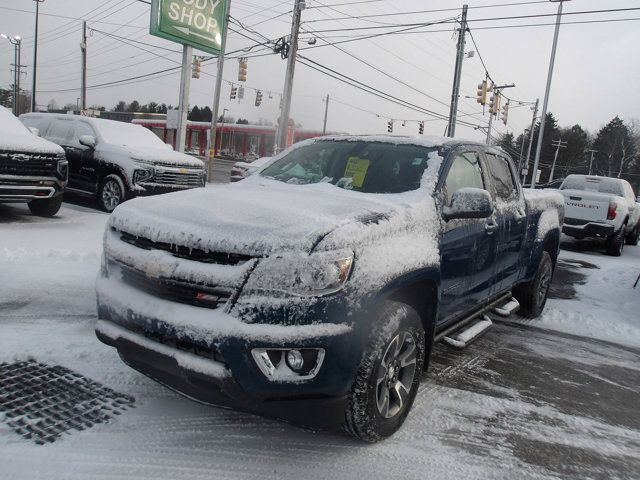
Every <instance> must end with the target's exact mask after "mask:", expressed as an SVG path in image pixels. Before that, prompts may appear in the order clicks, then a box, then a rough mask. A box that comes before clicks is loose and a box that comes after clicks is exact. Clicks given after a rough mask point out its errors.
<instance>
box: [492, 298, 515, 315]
mask: <svg viewBox="0 0 640 480" xmlns="http://www.w3.org/2000/svg"><path fill="white" fill-rule="evenodd" d="M518 310H520V303H519V302H518V300H516V299H515V297H511V299H510V300H509V301H508V302H507V303H505V304H503V305H500V306H497V307H495V308H494V309H493V312H494V313H496V314H497V315H500V316H501V317H508V316H510V315H511V314H512V313H516V312H517V311H518Z"/></svg>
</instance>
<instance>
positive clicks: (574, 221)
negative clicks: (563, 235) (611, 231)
mask: <svg viewBox="0 0 640 480" xmlns="http://www.w3.org/2000/svg"><path fill="white" fill-rule="evenodd" d="M587 223H589V220H580V219H578V218H565V219H564V224H565V225H586V224H587Z"/></svg>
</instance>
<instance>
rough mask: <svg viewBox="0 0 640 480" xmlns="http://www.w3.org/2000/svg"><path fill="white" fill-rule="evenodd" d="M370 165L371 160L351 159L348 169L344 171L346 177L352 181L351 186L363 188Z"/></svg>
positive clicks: (348, 162) (348, 161)
mask: <svg viewBox="0 0 640 480" xmlns="http://www.w3.org/2000/svg"><path fill="white" fill-rule="evenodd" d="M369 163H370V162H369V160H367V159H365V158H358V157H349V160H347V167H346V168H345V169H344V176H345V177H347V178H351V179H352V180H351V185H353V186H354V187H357V188H362V185H363V184H364V179H365V177H366V176H367V170H369Z"/></svg>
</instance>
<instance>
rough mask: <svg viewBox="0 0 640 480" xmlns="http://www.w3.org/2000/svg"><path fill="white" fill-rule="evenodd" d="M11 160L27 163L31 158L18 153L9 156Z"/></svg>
mask: <svg viewBox="0 0 640 480" xmlns="http://www.w3.org/2000/svg"><path fill="white" fill-rule="evenodd" d="M11 158H12V159H13V160H15V161H16V162H28V161H29V159H30V158H31V157H30V156H29V155H23V154H20V153H19V154H16V155H11Z"/></svg>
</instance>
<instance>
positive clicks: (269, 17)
mask: <svg viewBox="0 0 640 480" xmlns="http://www.w3.org/2000/svg"><path fill="white" fill-rule="evenodd" d="M293 3H294V2H293V0H287V1H281V0H250V1H245V0H232V5H231V15H232V16H233V17H234V18H236V19H238V20H239V21H240V22H242V23H243V24H244V25H246V26H251V30H253V32H248V31H245V34H246V35H248V36H249V37H252V38H254V39H258V41H264V38H261V37H258V36H257V35H258V34H261V35H264V36H265V37H266V38H268V39H273V40H275V39H277V38H279V37H281V36H284V35H287V34H289V33H290V29H291V27H290V24H291V15H290V14H288V13H287V12H290V11H291V7H292V5H293ZM467 3H468V4H469V7H470V10H469V21H470V23H469V25H470V28H471V29H472V32H473V35H474V38H475V40H476V42H477V44H478V49H479V53H480V54H481V56H482V58H483V59H484V61H485V64H486V66H487V69H488V70H489V73H490V74H491V76H492V78H494V79H495V80H496V82H498V83H502V84H507V83H515V84H516V88H512V89H509V90H508V91H505V93H506V94H507V95H509V96H510V97H512V98H514V99H517V100H522V101H535V99H536V98H537V97H540V98H541V99H542V96H543V95H544V87H545V81H546V76H547V68H548V62H549V54H550V51H551V43H552V38H553V28H554V27H553V26H552V25H546V26H535V27H534V26H527V27H520V28H486V27H497V26H509V27H513V26H514V25H523V24H526V25H529V24H539V23H545V24H552V23H553V21H554V17H553V16H547V17H535V18H523V19H503V20H492V21H486V19H492V18H496V17H512V16H526V15H539V14H554V13H555V11H556V8H557V4H556V3H551V2H531V1H529V2H522V1H519V2H516V0H500V1H498V0H468V1H467ZM514 3H520V5H511V6H499V7H493V8H488V7H487V6H488V5H496V4H514ZM338 4H339V6H335V7H334V8H325V7H324V5H338ZM307 6H308V8H307V9H306V10H305V11H304V12H303V13H302V19H303V22H305V23H304V24H303V30H305V31H307V32H309V31H310V30H315V31H321V30H325V31H326V30H334V31H332V32H324V33H321V34H318V35H321V36H323V37H325V38H326V39H328V41H330V42H331V41H333V42H335V41H342V40H346V39H347V38H348V37H353V36H354V35H360V34H371V35H373V34H376V33H381V32H386V31H390V29H389V28H382V29H372V30H355V29H361V28H362V27H372V26H383V25H385V24H407V23H412V24H413V23H423V22H424V23H427V22H431V21H440V20H445V19H450V18H453V17H455V16H457V15H459V13H460V12H459V11H457V10H450V9H453V8H455V9H458V8H460V9H461V8H462V2H457V1H452V0H402V1H398V0H373V1H371V0H368V1H366V0H365V1H363V0H354V1H351V2H349V1H346V0H322V1H316V0H307ZM634 7H637V8H639V9H638V10H630V11H626V12H618V13H596V14H589V15H567V16H565V17H564V21H565V22H581V21H588V20H608V19H630V18H640V0H607V1H602V0H572V1H569V2H565V12H567V13H570V12H581V11H587V10H604V9H623V8H634ZM439 9H442V10H443V11H439V12H434V11H433V10H439ZM16 10H22V11H16ZM424 10H432V11H431V12H428V13H413V14H410V15H398V13H399V12H415V11H424ZM34 11H35V2H32V1H28V0H0V32H3V33H6V34H9V35H20V36H21V37H23V39H24V40H23V47H22V63H23V64H26V65H27V68H26V75H25V76H23V77H22V82H23V83H22V84H23V86H25V88H28V89H30V88H31V78H32V64H33V34H34V13H33V12H34ZM279 13H282V14H283V15H281V16H279V17H277V18H273V17H276V16H277V15H278V14H279ZM380 14H384V16H378V17H369V18H361V19H358V18H353V17H361V16H366V15H380ZM338 17H342V19H340V20H335V19H336V18H338ZM345 17H346V18H345ZM82 18H84V19H87V21H88V25H89V28H90V29H94V30H96V31H93V32H92V35H91V37H90V38H89V40H88V85H89V87H91V86H93V85H98V84H103V83H107V82H112V81H118V80H123V79H127V78H131V77H135V76H138V75H144V74H147V73H151V72H156V71H159V70H164V69H168V68H171V67H175V66H176V65H178V64H179V62H180V58H181V54H180V48H181V47H180V46H179V45H177V44H172V43H170V42H168V41H165V40H162V39H160V38H156V37H153V36H151V35H149V33H148V23H149V6H148V5H147V4H145V3H143V2H141V1H139V0H107V1H103V0H45V2H44V3H43V4H41V7H40V35H39V38H40V41H39V47H38V95H37V100H38V104H43V105H46V104H47V103H48V102H49V101H50V100H51V99H55V100H56V101H57V102H58V104H59V105H64V104H65V103H68V102H71V103H74V104H75V102H76V99H77V98H78V97H79V88H80V49H79V42H80V36H81V20H79V19H82ZM332 19H333V20H332ZM483 19H484V20H483ZM233 28H234V29H236V30H239V29H240V28H239V27H238V26H237V25H234V26H233ZM398 28H399V27H398ZM454 28H455V26H454V25H453V24H452V23H444V24H441V25H435V26H431V27H422V28H420V29H417V30H416V31H415V32H412V33H407V34H403V35H400V34H396V35H384V36H380V37H378V38H374V39H368V40H358V41H352V42H348V43H343V44H340V48H342V49H343V50H346V52H348V53H345V52H344V51H341V50H339V49H338V48H336V47H334V46H326V45H325V42H324V40H322V39H318V40H317V42H316V44H315V47H316V48H309V49H308V50H306V51H304V52H301V53H302V54H303V55H305V56H306V57H308V58H309V59H312V60H314V61H316V62H318V63H320V64H322V65H325V66H327V67H330V68H332V69H333V70H336V71H339V72H341V73H343V74H346V75H348V76H350V77H352V78H354V79H357V80H359V81H361V82H364V83H366V84H368V85H370V86H372V87H375V88H377V89H379V90H381V91H384V92H386V93H390V94H392V95H394V96H396V97H399V98H401V99H404V100H407V101H409V102H411V103H413V104H416V105H419V106H421V107H423V108H426V109H429V110H431V111H434V112H437V113H439V114H442V115H445V116H446V115H448V104H449V102H450V98H451V81H452V78H453V65H454V60H455V47H456V36H455V34H454ZM338 30H342V31H338ZM98 31H101V32H108V33H112V34H114V35H118V36H122V37H126V38H128V39H129V43H133V44H134V45H136V47H134V46H131V45H130V44H127V43H124V42H123V41H121V40H119V39H116V38H113V37H106V36H105V35H104V34H102V33H99V32H98ZM416 32H418V33H416ZM309 38H311V35H310V34H309V33H303V35H302V41H301V48H304V47H309V45H308V44H307V41H308V40H309ZM0 40H3V42H4V43H2V44H0V86H1V87H3V88H8V87H9V85H10V84H11V83H12V77H11V74H10V71H9V69H10V65H9V64H10V63H12V62H13V48H12V46H11V45H10V44H9V42H8V41H6V40H4V39H0ZM139 42H143V43H144V44H146V45H144V44H141V43H139ZM256 43H257V41H254V40H249V39H247V38H244V37H242V36H240V35H239V34H237V33H232V32H230V35H229V40H228V45H227V51H228V52H230V51H235V50H238V49H240V48H243V47H248V46H251V45H255V44H256ZM151 45H153V46H151ZM158 47H160V48H158ZM470 50H475V47H474V46H473V44H472V42H471V39H470V38H468V41H467V46H466V51H470ZM258 53H262V54H264V53H266V50H265V49H264V47H259V46H258V47H254V48H253V49H252V50H251V51H250V52H249V53H247V56H251V55H253V54H258ZM349 54H352V55H353V56H355V57H357V58H359V59H361V60H362V62H361V61H359V60H357V59H355V58H353V57H352V56H349ZM638 58H640V22H638V21H623V22H604V23H590V24H573V25H569V24H567V25H563V26H562V29H561V33H560V41H559V47H558V56H557V60H556V69H555V75H554V80H553V87H552V94H551V98H550V107H549V109H550V111H552V112H553V113H554V114H555V115H556V117H557V118H558V120H559V122H560V124H561V125H563V126H569V125H573V124H575V123H580V124H581V125H583V126H584V127H585V128H587V129H588V130H590V131H591V132H594V131H596V130H597V129H598V128H600V127H601V126H602V125H604V124H605V123H607V122H608V121H609V120H610V119H611V118H613V117H614V116H615V115H620V116H621V117H622V118H625V119H629V118H638V117H640V111H639V109H640V94H639V93H638V88H637V81H638V78H640V62H639V61H638ZM364 62H368V63H370V64H371V65H373V66H375V67H377V68H378V69H379V70H382V71H383V72H385V73H386V74H388V76H387V75H385V74H384V73H381V72H379V71H376V70H374V69H373V68H371V67H369V66H367V65H365V63H364ZM285 67H286V61H284V60H282V59H281V58H280V57H279V56H278V55H274V54H267V55H264V56H259V57H255V58H250V59H249V66H248V81H247V83H246V87H251V88H255V89H261V90H262V91H263V92H264V101H263V104H262V106H261V107H260V108H256V107H255V106H254V100H255V91H254V90H249V89H247V90H246V93H245V99H244V100H243V101H242V102H238V101H237V100H236V101H234V102H232V101H230V100H229V90H230V85H229V84H228V83H227V82H225V83H224V84H223V89H222V107H223V108H228V109H229V112H230V113H229V114H230V115H232V116H234V117H236V118H238V117H243V118H245V117H246V118H249V119H250V120H253V121H257V120H258V119H259V118H264V119H267V120H270V121H274V120H275V119H276V118H277V116H278V103H279V97H278V94H279V93H281V91H282V88H283V83H284V72H285ZM237 70H238V63H237V60H236V59H235V58H234V59H228V60H227V61H226V64H225V71H224V79H225V80H228V81H230V82H235V83H237V81H236V80H237ZM203 72H204V74H203V75H202V77H201V78H200V79H198V80H193V81H192V84H191V86H192V88H191V96H190V104H191V105H200V106H203V105H211V103H212V93H213V86H214V81H215V80H214V77H213V75H215V72H216V66H215V61H210V62H206V63H205V64H204V65H203ZM484 72H485V70H484V67H483V66H482V64H481V61H480V57H479V55H477V54H476V55H475V57H473V58H469V59H466V60H465V61H464V66H463V79H462V92H461V95H462V96H463V97H464V96H465V95H468V96H473V97H475V94H476V86H477V84H478V83H479V82H480V81H481V80H482V79H483V78H484ZM390 76H393V77H396V78H398V79H400V80H401V81H402V82H403V83H404V84H403V83H400V82H398V81H396V80H394V79H392V78H390ZM178 91H179V72H178V71H173V72H170V73H167V74H163V75H161V76H157V77H153V78H146V79H142V80H139V81H136V82H135V83H128V84H124V85H115V86H108V87H103V88H90V89H89V91H88V103H89V104H90V105H93V104H97V105H104V106H105V107H107V108H112V107H113V106H114V105H115V104H116V103H117V102H118V101H119V100H125V101H127V102H130V101H132V100H138V101H139V102H140V103H142V104H144V103H148V102H151V101H155V102H158V103H163V102H164V103H167V104H173V105H176V104H177V103H178ZM268 92H273V95H272V97H273V98H272V99H270V98H269V93H268ZM327 94H329V95H330V96H331V98H332V100H331V101H330V104H329V122H328V129H329V130H332V131H345V132H353V133H380V132H386V128H387V121H388V119H389V118H393V119H396V121H395V130H394V133H407V134H415V133H417V129H418V127H417V123H416V122H417V121H418V120H426V121H427V123H426V128H425V133H431V134H437V135H442V134H443V132H444V129H445V126H446V123H445V122H444V121H442V120H434V119H433V118H432V117H430V116H428V115H426V114H424V113H419V112H416V111H413V110H411V109H409V108H405V107H402V106H399V105H396V104H393V103H390V102H388V101H386V100H382V99H380V98H377V97H375V96H372V95H371V94H368V93H365V92H362V91H359V90H357V89H355V88H353V87H351V86H347V85H345V84H343V83H340V82H339V81H337V80H334V79H332V78H330V77H327V76H325V75H323V74H321V73H318V72H316V71H314V70H311V69H310V68H309V67H307V66H304V65H301V64H298V66H297V69H296V76H295V85H294V98H293V105H292V117H293V118H294V119H295V121H296V122H298V123H301V124H303V126H304V127H305V128H317V129H321V128H322V120H323V115H324V104H323V98H324V97H325V96H326V95H327ZM516 105H517V104H515V103H513V104H512V107H515V106H516ZM460 115H461V116H462V117H461V119H462V120H465V121H468V122H470V123H473V124H477V125H486V122H487V120H488V117H487V116H486V115H484V116H483V115H482V107H480V106H479V105H478V104H477V103H476V102H475V99H464V98H463V99H462V101H461V103H460ZM531 115H532V112H531V110H530V109H529V107H528V106H522V107H518V108H513V109H512V111H511V114H510V118H509V124H508V126H507V127H506V128H505V127H504V125H503V124H502V122H494V125H496V134H497V133H503V132H505V131H514V132H515V133H516V134H518V133H520V132H521V131H522V130H523V129H525V128H527V127H528V125H529V124H530V122H531ZM402 120H407V123H406V126H404V127H403V126H402ZM458 136H461V137H467V138H473V139H479V138H481V137H482V134H481V133H480V132H479V131H478V130H474V129H473V128H472V127H466V126H459V127H458Z"/></svg>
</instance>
